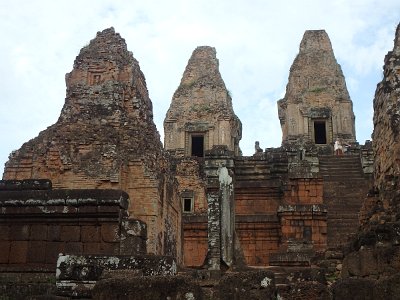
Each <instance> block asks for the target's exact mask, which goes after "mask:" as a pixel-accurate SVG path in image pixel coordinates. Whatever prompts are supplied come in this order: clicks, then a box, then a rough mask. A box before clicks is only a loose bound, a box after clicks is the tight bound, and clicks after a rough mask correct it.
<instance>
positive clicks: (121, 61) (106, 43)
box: [74, 27, 134, 68]
mask: <svg viewBox="0 0 400 300" xmlns="http://www.w3.org/2000/svg"><path fill="white" fill-rule="evenodd" d="M87 59H91V60H93V59H103V60H106V59H110V60H113V61H115V62H116V63H117V64H118V65H119V67H122V66H124V65H127V64H130V63H132V61H133V60H134V59H133V57H132V53H131V52H129V51H128V48H127V45H126V42H125V39H123V38H122V37H121V36H120V34H119V33H115V30H114V28H113V27H110V28H107V29H105V30H103V31H99V32H97V35H96V37H95V38H94V39H92V40H91V41H90V42H89V44H88V45H87V46H85V47H83V48H82V49H81V51H80V52H79V55H78V56H77V57H76V59H75V62H74V68H79V66H80V65H81V64H82V62H84V61H85V60H87Z"/></svg>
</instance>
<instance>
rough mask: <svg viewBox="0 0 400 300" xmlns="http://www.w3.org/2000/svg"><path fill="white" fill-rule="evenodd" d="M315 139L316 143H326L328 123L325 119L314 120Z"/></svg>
mask: <svg viewBox="0 0 400 300" xmlns="http://www.w3.org/2000/svg"><path fill="white" fill-rule="evenodd" d="M314 141H315V143H316V144H326V123H325V122H324V121H316V122H314Z"/></svg>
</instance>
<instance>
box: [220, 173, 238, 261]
mask: <svg viewBox="0 0 400 300" xmlns="http://www.w3.org/2000/svg"><path fill="white" fill-rule="evenodd" d="M218 179H219V201H220V208H221V218H220V220H221V255H222V260H223V261H224V262H225V263H226V264H227V265H228V266H229V267H230V266H231V265H232V263H233V247H234V234H235V207H234V197H233V182H232V177H231V176H230V175H229V170H228V169H227V168H226V167H225V166H223V167H220V168H219V169H218Z"/></svg>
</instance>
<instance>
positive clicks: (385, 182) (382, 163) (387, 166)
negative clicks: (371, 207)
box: [373, 24, 400, 191]
mask: <svg viewBox="0 0 400 300" xmlns="http://www.w3.org/2000/svg"><path fill="white" fill-rule="evenodd" d="M399 70H400V24H399V25H398V26H397V29H396V37H395V40H394V47H393V50H392V51H390V52H389V53H388V54H387V55H386V56H385V64H384V66H383V79H382V81H381V82H380V83H379V84H378V86H377V88H376V91H375V98H374V132H373V148H374V162H375V165H374V172H375V185H376V187H377V188H378V189H379V190H381V191H393V189H394V190H395V189H396V188H397V189H400V188H399V178H400V162H399V157H400V103H399V99H400V72H399Z"/></svg>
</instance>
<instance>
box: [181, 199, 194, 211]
mask: <svg viewBox="0 0 400 300" xmlns="http://www.w3.org/2000/svg"><path fill="white" fill-rule="evenodd" d="M192 210H193V199H192V198H183V212H192Z"/></svg>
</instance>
